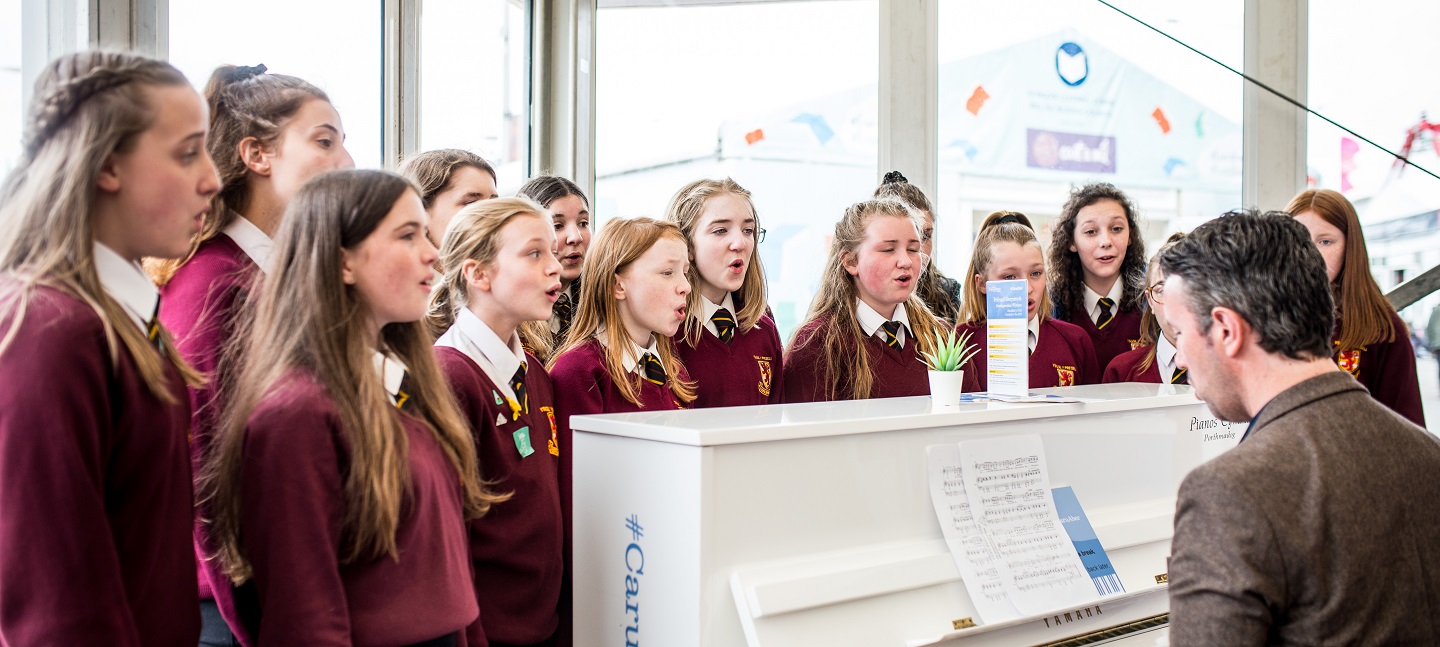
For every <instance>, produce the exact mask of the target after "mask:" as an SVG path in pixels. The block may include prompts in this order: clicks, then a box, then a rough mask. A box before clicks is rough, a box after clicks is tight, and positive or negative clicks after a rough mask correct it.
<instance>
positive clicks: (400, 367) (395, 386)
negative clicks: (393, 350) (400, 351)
mask: <svg viewBox="0 0 1440 647" xmlns="http://www.w3.org/2000/svg"><path fill="white" fill-rule="evenodd" d="M374 362H375V374H376V375H379V376H380V381H381V383H382V384H384V385H385V394H386V395H388V396H390V401H391V402H399V401H400V383H401V382H404V381H405V371H407V370H409V369H408V368H406V367H405V364H404V362H401V361H400V360H399V359H396V358H395V356H394V355H390V354H388V353H382V352H380V351H378V350H377V351H375V358H374Z"/></svg>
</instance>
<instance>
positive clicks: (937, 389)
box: [927, 371, 965, 407]
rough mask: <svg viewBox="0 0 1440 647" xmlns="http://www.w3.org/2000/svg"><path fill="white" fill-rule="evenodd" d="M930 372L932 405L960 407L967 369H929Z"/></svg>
mask: <svg viewBox="0 0 1440 647" xmlns="http://www.w3.org/2000/svg"><path fill="white" fill-rule="evenodd" d="M927 373H929V374H930V406H932V407H959V406H960V390H961V388H963V387H962V385H963V384H964V380H965V371H927Z"/></svg>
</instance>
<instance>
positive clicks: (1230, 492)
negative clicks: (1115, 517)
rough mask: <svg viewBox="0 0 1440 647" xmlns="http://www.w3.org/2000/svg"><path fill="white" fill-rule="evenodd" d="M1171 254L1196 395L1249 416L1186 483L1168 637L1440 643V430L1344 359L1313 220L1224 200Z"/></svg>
mask: <svg viewBox="0 0 1440 647" xmlns="http://www.w3.org/2000/svg"><path fill="white" fill-rule="evenodd" d="M1160 267H1161V269H1162V270H1163V271H1164V273H1165V287H1164V292H1163V295H1162V299H1163V300H1164V305H1163V307H1164V308H1165V314H1166V318H1167V319H1168V320H1169V321H1170V322H1171V323H1172V324H1173V325H1174V326H1175V329H1176V336H1177V341H1176V347H1177V350H1178V353H1177V355H1176V361H1177V362H1178V365H1179V366H1181V367H1184V368H1188V369H1189V380H1190V384H1191V385H1193V386H1194V387H1195V394H1196V396H1197V397H1199V398H1200V399H1202V400H1204V401H1205V403H1206V404H1208V405H1209V406H1210V409H1211V411H1212V412H1214V414H1215V415H1216V416H1218V417H1220V418H1222V419H1225V420H1231V421H1236V422H1243V421H1246V420H1249V421H1250V428H1249V431H1248V432H1247V433H1246V435H1245V437H1244V438H1243V439H1242V440H1241V442H1240V444H1239V445H1238V446H1236V447H1235V449H1233V450H1231V451H1229V452H1227V453H1225V454H1223V455H1221V456H1219V457H1217V458H1215V459H1214V460H1211V461H1210V462H1208V463H1205V464H1203V465H1201V466H1199V467H1197V468H1195V470H1194V471H1192V472H1190V474H1189V475H1188V476H1187V477H1186V478H1185V481H1184V482H1183V483H1182V484H1181V486H1180V494H1179V502H1178V505H1177V507H1176V511H1175V535H1174V539H1173V542H1172V544H1171V556H1170V643H1171V644H1172V645H1175V646H1176V647H1186V646H1188V645H1205V646H1210V645H1224V646H1230V645H1435V644H1440V511H1437V508H1436V506H1437V505H1440V442H1437V441H1436V439H1435V438H1434V437H1432V436H1430V435H1429V434H1428V433H1426V432H1425V431H1424V430H1422V429H1420V428H1419V427H1416V426H1415V425H1413V424H1411V423H1410V422H1408V421H1407V420H1405V419H1404V418H1402V417H1400V416H1399V415H1396V414H1395V413H1393V412H1391V411H1390V410H1389V409H1387V408H1385V407H1384V406H1383V405H1380V404H1379V403H1377V402H1375V400H1373V399H1371V397H1370V395H1369V393H1368V392H1366V391H1365V388H1364V387H1362V386H1360V385H1359V384H1358V383H1357V382H1356V381H1355V380H1354V379H1353V378H1351V377H1350V376H1349V375H1348V374H1346V373H1344V372H1342V371H1340V370H1339V369H1338V368H1337V367H1336V365H1335V363H1334V362H1333V361H1332V360H1331V359H1330V332H1331V328H1332V326H1333V320H1332V317H1331V312H1332V309H1333V305H1332V302H1331V296H1330V287H1329V285H1327V284H1326V278H1325V266H1324V263H1323V261H1322V260H1321V258H1320V254H1319V253H1318V252H1317V251H1316V249H1315V246H1314V245H1313V244H1311V243H1310V238H1309V236H1308V235H1307V234H1306V231H1305V228H1304V227H1302V226H1301V225H1300V224H1299V223H1297V222H1296V221H1295V220H1294V219H1293V218H1288V217H1284V216H1283V215H1269V214H1267V215H1260V214H1255V213H1232V214H1227V215H1226V216H1223V217H1221V218H1218V219H1216V220H1213V221H1211V222H1209V223H1206V224H1205V225H1203V226H1201V227H1199V228H1197V229H1196V230H1195V231H1194V232H1193V233H1191V234H1190V235H1189V236H1186V237H1185V239H1184V240H1182V241H1180V242H1179V243H1177V244H1175V246H1174V247H1172V248H1170V249H1169V250H1168V251H1166V252H1165V253H1164V254H1163V255H1162V256H1161V260H1160Z"/></svg>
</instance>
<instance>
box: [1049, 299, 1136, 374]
mask: <svg viewBox="0 0 1440 647" xmlns="http://www.w3.org/2000/svg"><path fill="white" fill-rule="evenodd" d="M1065 321H1067V322H1069V323H1071V324H1073V325H1075V326H1078V327H1079V328H1080V329H1081V330H1083V331H1085V334H1086V335H1089V337H1090V345H1091V347H1092V348H1094V349H1095V365H1096V366H1099V367H1101V368H1104V367H1106V366H1109V365H1110V360H1112V359H1115V357H1116V356H1117V355H1119V354H1121V353H1126V352H1129V351H1132V350H1135V348H1136V347H1138V346H1139V345H1140V311H1139V310H1121V311H1119V312H1116V313H1115V319H1113V320H1112V321H1111V322H1110V325H1108V326H1105V329H1104V330H1100V329H1099V328H1096V327H1095V322H1094V321H1091V320H1090V315H1089V314H1087V313H1085V312H1078V313H1076V312H1072V313H1070V316H1069V317H1066V318H1065Z"/></svg>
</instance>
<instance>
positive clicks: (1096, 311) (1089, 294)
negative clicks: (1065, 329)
mask: <svg viewBox="0 0 1440 647" xmlns="http://www.w3.org/2000/svg"><path fill="white" fill-rule="evenodd" d="M1082 285H1083V284H1082ZM1124 293H1125V282H1124V281H1122V280H1120V278H1119V277H1116V279H1115V285H1112V286H1110V293H1109V294H1106V295H1105V296H1106V297H1107V298H1109V299H1110V300H1111V301H1114V302H1115V305H1114V306H1113V307H1111V308H1110V314H1112V315H1117V314H1120V295H1122V294H1124ZM1085 313H1086V314H1088V315H1089V316H1090V321H1092V322H1098V321H1100V293H1099V292H1096V291H1094V290H1091V289H1090V286H1088V285H1086V286H1085Z"/></svg>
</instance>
